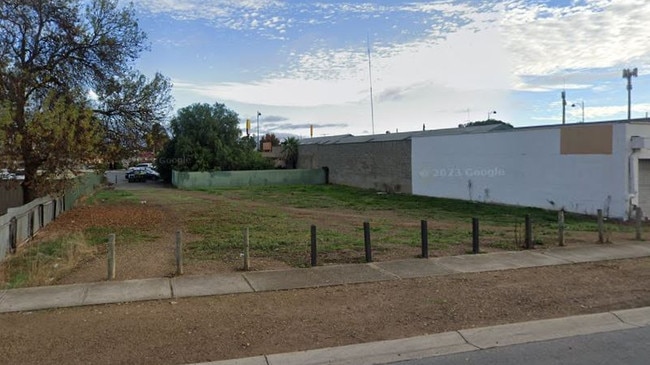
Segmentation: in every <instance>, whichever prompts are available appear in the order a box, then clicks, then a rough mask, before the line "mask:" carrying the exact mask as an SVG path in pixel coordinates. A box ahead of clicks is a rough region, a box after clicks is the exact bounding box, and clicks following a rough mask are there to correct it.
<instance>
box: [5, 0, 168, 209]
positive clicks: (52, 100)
mask: <svg viewBox="0 0 650 365" xmlns="http://www.w3.org/2000/svg"><path fill="white" fill-rule="evenodd" d="M145 41H146V36H145V34H144V33H143V32H142V31H141V30H140V29H139V27H138V23H137V21H136V18H135V13H134V8H133V5H128V6H118V1H117V0H2V1H0V81H1V83H0V115H1V116H2V117H0V123H1V124H0V129H1V130H2V132H1V133H0V146H2V152H3V154H6V155H5V157H8V158H9V159H11V160H13V161H21V162H22V163H23V164H24V168H25V180H24V183H23V187H24V197H23V198H24V200H25V201H31V200H32V199H34V198H36V197H37V196H38V195H39V194H41V193H46V192H56V191H60V186H59V184H58V183H57V184H55V183H54V182H60V181H65V179H64V178H65V177H66V176H69V175H70V174H69V173H70V172H71V171H72V172H73V171H74V170H76V168H77V167H78V166H79V165H81V164H84V163H87V162H94V161H96V160H97V159H98V158H99V157H106V154H107V153H109V152H111V153H112V152H115V151H118V152H119V151H123V150H124V149H125V148H129V147H130V146H132V145H135V144H138V143H139V144H142V141H143V140H144V136H145V133H143V131H148V130H149V129H150V127H151V124H152V123H154V122H160V121H162V120H163V119H165V116H166V113H167V112H168V111H169V102H170V93H169V91H170V87H171V84H170V82H169V80H167V79H166V78H165V77H163V76H162V75H159V74H158V75H156V76H155V77H154V78H153V79H152V80H151V81H150V80H148V79H147V78H146V77H144V76H143V75H141V74H140V73H139V72H137V71H136V70H133V69H132V67H131V64H132V62H133V61H134V60H135V59H136V58H137V57H138V56H139V54H140V53H141V52H142V51H143V50H145V49H146V42H145ZM90 95H93V97H90ZM109 158H110V157H109Z"/></svg>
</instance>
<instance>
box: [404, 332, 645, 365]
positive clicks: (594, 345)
mask: <svg viewBox="0 0 650 365" xmlns="http://www.w3.org/2000/svg"><path fill="white" fill-rule="evenodd" d="M649 363H650V327H642V328H635V329H630V330H622V331H614V332H605V333H598V334H592V335H586V336H576V337H568V338H564V339H559V340H552V341H542V342H533V343H527V344H521V345H513V346H504V347H497V348H491V349H487V350H479V351H471V352H464V353H459V354H453V355H446V356H439V357H431V358H425V359H420V360H412V361H403V362H398V363H393V365H452V364H464V365H467V364H499V365H521V364H525V365H542V364H544V365H547V364H563V365H587V364H589V365H594V364H603V365H614V364H621V365H623V364H624V365H637V364H638V365H642V364H643V365H646V364H649Z"/></svg>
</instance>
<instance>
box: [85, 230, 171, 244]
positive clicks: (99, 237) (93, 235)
mask: <svg viewBox="0 0 650 365" xmlns="http://www.w3.org/2000/svg"><path fill="white" fill-rule="evenodd" d="M111 233H115V241H116V242H119V243H120V244H123V243H124V244H135V245H137V244H141V243H144V242H147V241H151V240H155V239H158V238H160V235H158V234H155V233H152V232H150V231H147V230H142V229H135V228H132V227H121V228H113V227H98V226H94V227H88V228H86V229H84V235H85V237H86V240H87V242H88V244H89V245H91V246H96V245H103V244H106V243H107V242H108V235H109V234H111Z"/></svg>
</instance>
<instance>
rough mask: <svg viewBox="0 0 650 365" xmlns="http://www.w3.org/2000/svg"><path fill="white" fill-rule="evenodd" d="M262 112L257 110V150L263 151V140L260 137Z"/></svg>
mask: <svg viewBox="0 0 650 365" xmlns="http://www.w3.org/2000/svg"><path fill="white" fill-rule="evenodd" d="M260 115H262V113H260V112H259V111H258V112H257V150H258V151H261V150H262V145H261V143H262V140H261V139H260Z"/></svg>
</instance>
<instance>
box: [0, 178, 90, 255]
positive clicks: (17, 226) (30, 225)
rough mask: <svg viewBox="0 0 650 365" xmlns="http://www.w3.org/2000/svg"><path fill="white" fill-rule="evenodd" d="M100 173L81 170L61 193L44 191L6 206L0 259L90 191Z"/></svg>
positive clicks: (1, 219) (0, 219)
mask: <svg viewBox="0 0 650 365" xmlns="http://www.w3.org/2000/svg"><path fill="white" fill-rule="evenodd" d="M101 177H102V176H101V175H99V174H95V173H88V174H85V175H83V176H81V177H79V178H78V179H77V182H76V183H75V184H74V185H73V186H72V187H70V188H69V189H66V191H65V194H64V195H63V196H61V197H52V196H49V195H48V196H45V197H42V198H39V199H35V200H33V201H31V202H30V203H27V204H25V205H23V206H20V207H15V208H9V209H7V213H6V214H4V215H2V216H0V261H2V260H3V259H4V258H5V257H6V256H7V254H8V253H13V252H14V251H15V250H16V248H18V246H20V245H22V244H23V243H25V242H27V241H28V240H29V239H31V238H32V237H33V236H34V235H35V234H36V232H38V231H39V230H40V229H41V228H43V227H45V226H46V225H47V224H48V223H50V222H51V221H53V220H55V219H56V217H58V216H59V215H60V214H61V213H63V212H64V211H66V210H69V209H72V208H73V207H74V205H75V203H76V202H77V200H78V199H79V197H81V196H83V195H88V194H90V193H91V192H93V191H94V190H95V188H96V187H97V186H98V185H99V184H100V183H101Z"/></svg>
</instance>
